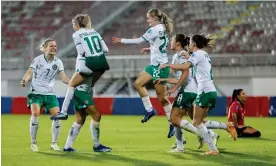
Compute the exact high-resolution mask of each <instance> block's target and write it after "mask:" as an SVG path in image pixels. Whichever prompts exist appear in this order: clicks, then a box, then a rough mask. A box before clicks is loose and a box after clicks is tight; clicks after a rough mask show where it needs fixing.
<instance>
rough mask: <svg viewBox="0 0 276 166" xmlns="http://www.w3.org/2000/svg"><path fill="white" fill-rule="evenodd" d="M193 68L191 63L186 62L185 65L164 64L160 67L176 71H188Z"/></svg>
mask: <svg viewBox="0 0 276 166" xmlns="http://www.w3.org/2000/svg"><path fill="white" fill-rule="evenodd" d="M191 66H192V64H191V63H190V62H185V63H184V64H162V65H160V66H159V68H160V69H162V68H165V67H170V68H171V69H174V70H187V69H189V68H190V67H191Z"/></svg>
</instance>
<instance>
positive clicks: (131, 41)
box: [121, 37, 146, 44]
mask: <svg viewBox="0 0 276 166" xmlns="http://www.w3.org/2000/svg"><path fill="white" fill-rule="evenodd" d="M144 41H146V40H145V39H143V37H140V38H135V39H125V38H122V39H121V43H123V44H140V43H143V42H144Z"/></svg>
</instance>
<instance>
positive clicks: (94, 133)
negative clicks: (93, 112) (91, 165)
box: [90, 120, 100, 147]
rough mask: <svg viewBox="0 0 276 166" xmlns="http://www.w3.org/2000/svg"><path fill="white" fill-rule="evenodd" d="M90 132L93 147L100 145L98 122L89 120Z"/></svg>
mask: <svg viewBox="0 0 276 166" xmlns="http://www.w3.org/2000/svg"><path fill="white" fill-rule="evenodd" d="M90 131H91V135H92V139H93V141H94V147H98V146H99V145H100V141H99V138H100V122H96V121H94V120H91V124H90Z"/></svg>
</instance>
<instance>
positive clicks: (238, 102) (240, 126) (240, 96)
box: [228, 89, 261, 137]
mask: <svg viewBox="0 0 276 166" xmlns="http://www.w3.org/2000/svg"><path fill="white" fill-rule="evenodd" d="M246 99H247V96H246V93H245V91H244V90H243V89H235V90H234V91H233V94H232V103H231V105H230V107H229V112H228V122H232V123H234V126H235V128H236V130H237V133H238V137H261V132H260V131H258V130H257V129H254V128H253V127H250V126H245V124H244V114H245V107H244V103H245V102H246Z"/></svg>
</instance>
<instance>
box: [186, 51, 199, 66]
mask: <svg viewBox="0 0 276 166" xmlns="http://www.w3.org/2000/svg"><path fill="white" fill-rule="evenodd" d="M199 61H200V57H199V55H196V54H194V53H193V54H192V55H191V56H190V58H189V59H188V62H190V63H191V64H192V65H193V66H196V65H197V64H198V63H199Z"/></svg>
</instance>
